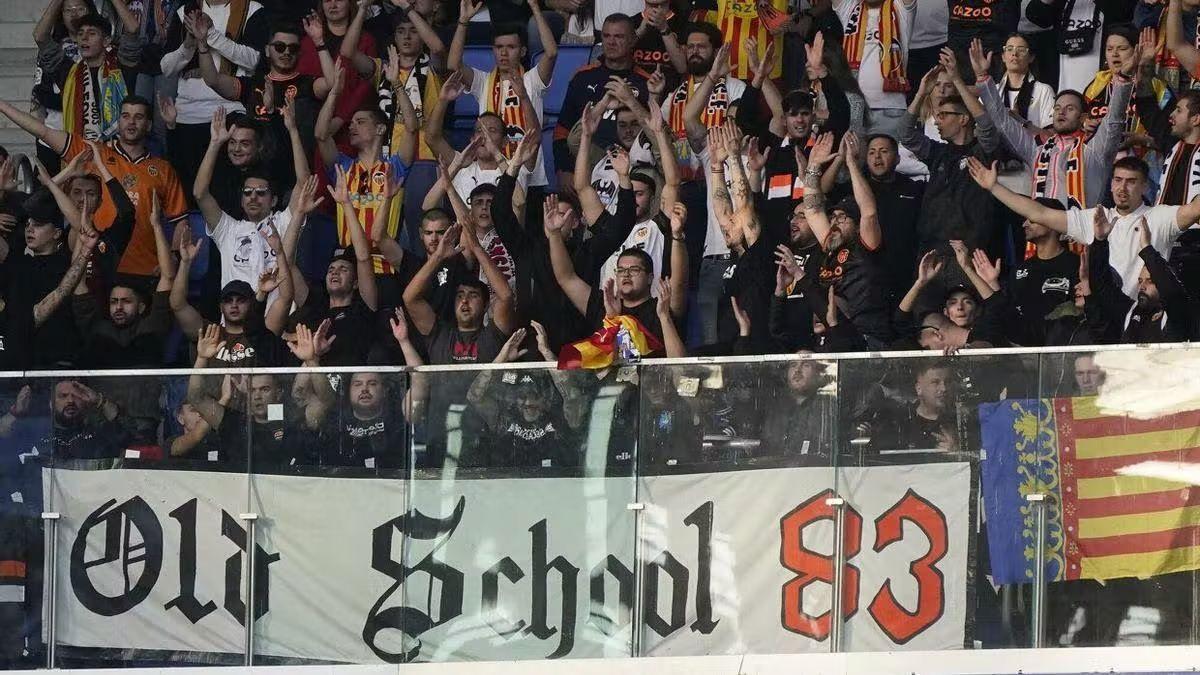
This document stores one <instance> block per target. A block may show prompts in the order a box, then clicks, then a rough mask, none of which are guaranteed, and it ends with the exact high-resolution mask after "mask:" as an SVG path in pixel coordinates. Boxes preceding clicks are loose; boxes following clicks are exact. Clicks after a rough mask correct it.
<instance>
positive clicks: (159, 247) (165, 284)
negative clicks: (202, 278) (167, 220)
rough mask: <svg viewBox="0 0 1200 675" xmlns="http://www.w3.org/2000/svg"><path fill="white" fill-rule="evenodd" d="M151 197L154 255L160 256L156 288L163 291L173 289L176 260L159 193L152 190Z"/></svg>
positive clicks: (181, 224) (181, 225)
mask: <svg viewBox="0 0 1200 675" xmlns="http://www.w3.org/2000/svg"><path fill="white" fill-rule="evenodd" d="M150 197H151V201H150V227H151V228H152V229H153V230H154V255H155V257H157V258H158V285H157V286H155V288H154V290H155V291H157V292H159V293H161V292H163V291H169V290H171V286H172V282H173V281H174V279H175V260H174V258H173V257H172V256H171V242H169V241H167V233H166V232H164V231H163V218H162V207H161V205H160V204H159V203H158V193H157V192H151V193H150ZM178 227H187V223H180V224H179V226H178Z"/></svg>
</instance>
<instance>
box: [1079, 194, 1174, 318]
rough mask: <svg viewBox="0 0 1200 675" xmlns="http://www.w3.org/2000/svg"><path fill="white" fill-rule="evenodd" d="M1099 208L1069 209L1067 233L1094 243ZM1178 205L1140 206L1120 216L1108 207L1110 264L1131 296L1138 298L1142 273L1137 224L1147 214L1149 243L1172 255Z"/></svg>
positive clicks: (1166, 254)
mask: <svg viewBox="0 0 1200 675" xmlns="http://www.w3.org/2000/svg"><path fill="white" fill-rule="evenodd" d="M1096 208H1104V207H1095V208H1091V209H1082V210H1080V209H1072V210H1070V211H1068V212H1067V236H1069V237H1070V238H1071V239H1074V240H1075V241H1077V242H1079V243H1081V244H1091V243H1092V240H1093V239H1094V238H1095V231H1094V229H1093V225H1092V218H1094V217H1095V213H1096ZM1178 212H1179V207H1178V206H1145V205H1143V206H1140V207H1138V208H1137V210H1136V211H1133V212H1131V213H1129V215H1126V216H1121V215H1119V214H1118V213H1117V210H1116V209H1105V211H1104V213H1105V214H1106V215H1107V216H1108V218H1109V220H1110V221H1112V223H1113V230H1112V232H1110V233H1109V235H1108V264H1109V265H1111V266H1112V268H1113V269H1114V270H1116V271H1117V274H1119V275H1120V276H1121V290H1123V291H1125V295H1128V296H1129V297H1131V298H1136V297H1137V284H1138V275H1139V274H1141V273H1142V267H1143V264H1142V259H1141V258H1139V257H1138V252H1139V251H1141V250H1142V242H1141V238H1140V235H1139V234H1138V233H1137V232H1134V231H1133V228H1134V226H1135V225H1137V223H1138V221H1139V220H1140V219H1141V218H1142V216H1145V217H1146V223H1147V225H1149V227H1150V245H1151V246H1153V247H1154V250H1156V251H1158V252H1159V253H1160V254H1161V255H1162V256H1163V257H1164V258H1166V257H1169V256H1170V255H1171V245H1172V244H1174V243H1175V240H1176V239H1178V238H1179V235H1180V230H1179V227H1178V226H1177V225H1176V224H1175V215H1176V214H1177V213H1178Z"/></svg>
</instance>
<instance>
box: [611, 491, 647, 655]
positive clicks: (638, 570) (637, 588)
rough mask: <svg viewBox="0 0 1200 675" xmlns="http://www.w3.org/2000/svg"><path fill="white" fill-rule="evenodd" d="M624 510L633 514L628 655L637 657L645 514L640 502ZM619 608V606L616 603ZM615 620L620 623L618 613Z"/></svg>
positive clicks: (626, 506)
mask: <svg viewBox="0 0 1200 675" xmlns="http://www.w3.org/2000/svg"><path fill="white" fill-rule="evenodd" d="M634 485H635V487H634V493H635V494H634V499H635V500H636V499H637V496H638V495H637V494H636V493H637V487H636V485H637V481H636V480H635V481H634ZM625 510H626V511H632V512H633V607H632V608H631V609H632V611H633V620H632V621H630V622H629V625H630V633H631V634H630V640H629V651H630V654H629V655H630V656H631V657H638V656H641V655H642V618H643V612H645V611H646V609H645V606H646V605H645V597H644V596H645V590H646V589H645V588H644V584H645V578H646V566H645V565H643V564H642V560H643V558H644V557H645V556H644V555H643V553H642V552H643V550H644V549H643V546H642V527H643V525H644V524H643V522H642V518H643V517H644V516H645V514H646V505H645V504H643V503H642V502H639V501H634V502H632V503H629V504H626V505H625ZM619 606H620V604H619V603H618V607H619ZM617 620H618V621H620V615H619V613H618V616H617Z"/></svg>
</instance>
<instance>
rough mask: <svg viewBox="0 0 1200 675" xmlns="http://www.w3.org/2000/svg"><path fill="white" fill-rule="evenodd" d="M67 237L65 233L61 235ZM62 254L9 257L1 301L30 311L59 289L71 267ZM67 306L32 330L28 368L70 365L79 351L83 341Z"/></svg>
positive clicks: (11, 254)
mask: <svg viewBox="0 0 1200 675" xmlns="http://www.w3.org/2000/svg"><path fill="white" fill-rule="evenodd" d="M63 237H64V238H65V237H66V233H65V232H64V233H63ZM65 250H66V247H65V246H63V247H62V250H60V251H58V252H55V253H51V254H49V255H38V256H33V255H25V254H23V253H20V252H18V251H13V252H12V253H10V254H9V257H8V260H7V261H6V262H5V265H4V267H3V269H4V272H5V292H4V298H5V300H6V301H7V302H11V303H14V304H16V305H17V306H27V307H30V308H31V309H30V311H32V307H33V306H34V305H36V304H37V303H39V302H41V300H42V298H44V297H46V295H48V294H49V293H50V292H51V291H53V290H54V289H55V288H57V287H58V284H59V282H61V281H62V278H63V275H65V274H66V273H67V269H68V268H69V267H70V265H71V261H70V259H69V258H68V257H67V254H66V252H65ZM74 317H75V313H74V312H73V311H72V309H71V303H70V302H63V303H62V305H60V306H59V308H58V309H57V310H55V311H54V313H53V314H51V315H50V316H48V317H47V318H46V321H45V322H44V323H43V324H42V325H41V326H39V327H37V328H36V329H34V330H33V340H32V341H31V342H30V343H29V347H30V352H31V354H30V361H29V365H32V366H34V367H38V368H46V367H55V366H59V365H66V364H73V363H75V359H76V358H77V357H78V356H79V353H80V351H81V349H82V345H83V340H82V338H81V336H80V334H79V328H78V327H77V326H76V324H75V318H74Z"/></svg>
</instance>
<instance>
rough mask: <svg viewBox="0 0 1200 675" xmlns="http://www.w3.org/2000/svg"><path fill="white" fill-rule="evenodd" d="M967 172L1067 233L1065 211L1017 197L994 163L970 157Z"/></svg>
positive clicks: (1018, 208) (1020, 211)
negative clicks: (1003, 180) (1000, 181)
mask: <svg viewBox="0 0 1200 675" xmlns="http://www.w3.org/2000/svg"><path fill="white" fill-rule="evenodd" d="M967 170H968V171H970V172H971V178H974V179H975V182H976V183H978V184H979V187H981V188H983V189H984V190H987V191H988V192H990V193H992V196H993V197H995V198H996V199H999V200H1000V201H1001V202H1002V203H1003V204H1004V205H1005V206H1007V207H1008V208H1010V209H1012V210H1013V211H1014V212H1015V213H1016V214H1017V215H1019V216H1021V217H1022V218H1025V219H1027V220H1030V221H1032V222H1035V223H1037V224H1039V225H1043V226H1045V227H1048V228H1050V229H1051V230H1054V231H1055V232H1058V233H1060V234H1066V233H1067V212H1066V211H1059V210H1057V209H1051V208H1047V207H1045V206H1042V205H1041V204H1039V203H1037V202H1036V201H1034V200H1032V199H1030V198H1029V197H1026V196H1024V195H1019V194H1017V193H1015V192H1013V191H1012V190H1009V189H1008V188H1006V187H1004V186H1003V185H1001V184H1000V183H999V182H997V181H996V163H995V162H992V164H991V166H984V165H983V162H980V161H979V160H978V159H975V158H974V157H970V158H968V159H967ZM810 224H811V223H810Z"/></svg>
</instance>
